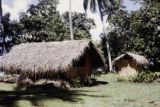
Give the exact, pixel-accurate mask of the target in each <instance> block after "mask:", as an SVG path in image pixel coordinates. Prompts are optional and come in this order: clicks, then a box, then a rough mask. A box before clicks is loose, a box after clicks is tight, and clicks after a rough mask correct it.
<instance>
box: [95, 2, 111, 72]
mask: <svg viewBox="0 0 160 107" xmlns="http://www.w3.org/2000/svg"><path fill="white" fill-rule="evenodd" d="M96 2H97V4H98V1H96ZM98 10H99V14H100V18H101V22H102V30H103V36H104V37H106V48H107V55H108V65H109V71H112V59H111V52H110V46H109V40H108V36H107V34H106V33H105V26H104V21H103V16H102V14H101V13H102V12H101V10H100V7H99V5H98ZM106 60H107V58H106Z"/></svg>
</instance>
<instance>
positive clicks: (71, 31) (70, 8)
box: [69, 0, 74, 40]
mask: <svg viewBox="0 0 160 107" xmlns="http://www.w3.org/2000/svg"><path fill="white" fill-rule="evenodd" d="M69 27H70V38H71V40H74V36H73V25H72V1H71V0H69Z"/></svg>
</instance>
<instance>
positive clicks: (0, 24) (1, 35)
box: [0, 0, 5, 54]
mask: <svg viewBox="0 0 160 107" xmlns="http://www.w3.org/2000/svg"><path fill="white" fill-rule="evenodd" d="M2 17H3V15H2V0H0V38H2V39H3V41H2V44H3V46H2V54H3V53H4V50H5V45H4V43H5V36H4V29H3V24H2Z"/></svg>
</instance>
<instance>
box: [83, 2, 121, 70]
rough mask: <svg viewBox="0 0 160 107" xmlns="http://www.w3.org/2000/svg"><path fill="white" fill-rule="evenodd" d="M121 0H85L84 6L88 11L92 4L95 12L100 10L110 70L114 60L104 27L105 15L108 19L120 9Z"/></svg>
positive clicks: (92, 10) (92, 9) (91, 8)
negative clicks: (112, 59)
mask: <svg viewBox="0 0 160 107" xmlns="http://www.w3.org/2000/svg"><path fill="white" fill-rule="evenodd" d="M120 3H121V2H120V0H84V2H83V7H84V10H85V11H86V10H87V9H88V6H90V10H91V12H93V13H95V12H96V11H98V12H99V14H100V18H101V22H102V30H103V34H102V35H103V38H106V39H105V40H106V48H107V54H108V64H109V71H112V61H111V53H110V46H109V39H108V37H107V34H106V33H105V28H104V18H103V17H104V16H105V15H107V17H108V19H109V18H110V17H111V15H113V14H114V11H115V10H117V9H119V6H120Z"/></svg>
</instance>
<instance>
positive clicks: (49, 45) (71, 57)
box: [0, 40, 104, 76]
mask: <svg viewBox="0 0 160 107" xmlns="http://www.w3.org/2000/svg"><path fill="white" fill-rule="evenodd" d="M85 54H89V55H90V56H91V58H92V67H93V68H98V67H101V66H103V64H104V63H103V59H102V57H101V56H100V54H99V52H98V51H97V49H96V48H95V46H94V44H93V43H92V42H91V41H88V40H73V41H62V42H41V43H24V44H20V45H16V46H14V47H13V48H12V49H11V51H10V52H9V53H8V54H6V55H4V56H3V57H2V58H1V61H0V71H1V70H2V71H5V72H7V73H18V74H20V73H23V74H25V75H26V76H30V75H34V74H40V75H41V76H44V75H54V74H58V73H63V72H70V71H69V70H70V69H71V68H72V67H73V66H74V62H76V61H80V59H81V57H82V56H84V55H85Z"/></svg>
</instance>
